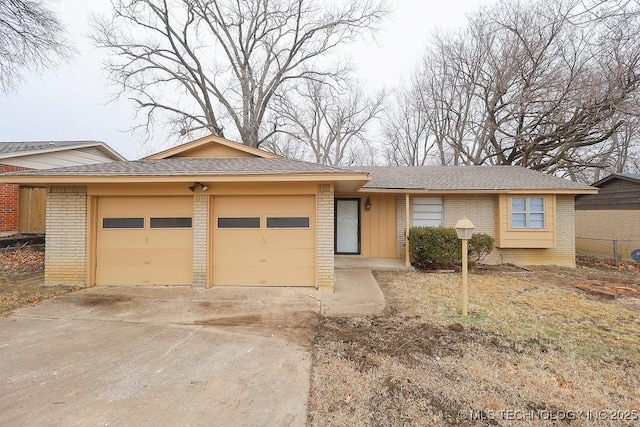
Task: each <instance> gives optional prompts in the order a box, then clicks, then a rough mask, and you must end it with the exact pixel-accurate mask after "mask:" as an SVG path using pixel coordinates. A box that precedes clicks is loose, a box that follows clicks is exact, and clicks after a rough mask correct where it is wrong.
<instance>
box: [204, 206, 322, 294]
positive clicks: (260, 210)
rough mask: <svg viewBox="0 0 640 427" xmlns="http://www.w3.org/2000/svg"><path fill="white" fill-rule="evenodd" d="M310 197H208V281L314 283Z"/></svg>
mask: <svg viewBox="0 0 640 427" xmlns="http://www.w3.org/2000/svg"><path fill="white" fill-rule="evenodd" d="M315 211H316V202H315V196H245V197H240V196H218V197H214V199H213V224H212V228H213V284H214V285H240V286H243V285H244V286H315V265H316V251H315V235H316V234H315V229H316V215H315Z"/></svg>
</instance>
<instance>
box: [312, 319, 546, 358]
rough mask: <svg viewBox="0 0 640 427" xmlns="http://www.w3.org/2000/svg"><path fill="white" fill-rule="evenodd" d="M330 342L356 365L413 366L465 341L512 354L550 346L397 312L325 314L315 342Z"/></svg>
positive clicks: (453, 352)
mask: <svg viewBox="0 0 640 427" xmlns="http://www.w3.org/2000/svg"><path fill="white" fill-rule="evenodd" d="M331 341H334V342H340V343H341V344H342V347H343V350H344V351H343V352H342V353H340V354H339V355H338V356H339V357H341V358H344V359H345V360H349V361H350V362H352V363H353V364H354V365H355V366H356V367H357V368H358V369H359V370H367V369H369V368H371V367H377V366H378V365H377V362H376V360H377V358H376V357H375V356H384V357H390V358H394V359H396V360H397V361H399V362H401V363H403V364H407V365H408V366H417V365H419V364H420V363H423V362H424V361H425V360H427V359H429V358H438V359H441V358H444V357H451V356H455V355H459V354H460V352H461V351H463V350H464V348H465V345H468V344H473V345H474V346H481V347H484V348H485V349H487V350H489V351H492V350H493V351H496V352H501V353H504V352H510V353H516V354H523V353H526V354H532V353H537V352H542V353H545V352H547V351H548V350H549V348H553V345H554V344H553V342H551V341H550V340H544V339H541V338H535V339H528V340H523V341H514V340H510V339H508V338H506V337H504V336H503V335H500V334H495V333H491V332H487V331H481V330H478V329H476V328H472V327H471V328H470V327H467V328H465V327H464V326H463V325H461V324H460V323H453V324H450V325H448V326H438V325H434V324H432V323H427V322H424V321H422V320H421V317H420V316H402V315H400V314H398V313H392V314H390V315H385V316H376V317H364V318H354V319H349V318H325V319H323V320H322V322H321V323H320V324H319V325H318V326H317V327H316V331H315V342H318V343H320V342H331Z"/></svg>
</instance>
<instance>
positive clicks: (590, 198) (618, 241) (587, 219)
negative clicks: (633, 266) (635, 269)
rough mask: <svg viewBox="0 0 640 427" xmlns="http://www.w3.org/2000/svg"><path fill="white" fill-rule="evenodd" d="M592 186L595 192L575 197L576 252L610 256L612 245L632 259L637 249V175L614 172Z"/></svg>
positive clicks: (639, 226)
mask: <svg viewBox="0 0 640 427" xmlns="http://www.w3.org/2000/svg"><path fill="white" fill-rule="evenodd" d="M593 186H594V187H597V188H599V189H600V191H599V192H598V194H585V195H581V196H578V197H577V198H576V252H577V254H578V255H585V256H595V257H600V258H606V259H613V258H614V254H613V251H614V246H615V249H616V251H617V253H618V257H619V259H621V260H626V261H631V260H632V258H631V252H633V251H634V250H636V249H640V174H638V173H635V174H633V173H614V174H612V175H609V176H608V177H606V178H604V179H601V180H600V181H598V182H596V183H594V184H593ZM614 241H615V242H614Z"/></svg>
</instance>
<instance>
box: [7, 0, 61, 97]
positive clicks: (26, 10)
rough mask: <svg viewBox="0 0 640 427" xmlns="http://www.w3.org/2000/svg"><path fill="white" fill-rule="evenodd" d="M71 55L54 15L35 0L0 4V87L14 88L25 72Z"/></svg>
mask: <svg viewBox="0 0 640 427" xmlns="http://www.w3.org/2000/svg"><path fill="white" fill-rule="evenodd" d="M71 52H72V49H71V47H70V46H69V45H68V43H67V42H66V39H65V32H64V28H63V26H62V23H61V22H60V20H59V19H58V17H57V16H56V15H55V13H54V12H53V11H52V10H51V9H50V8H48V7H47V5H46V4H43V2H42V1H34V0H1V1H0V87H1V88H2V90H3V91H4V92H7V91H9V90H11V89H15V88H16V86H17V85H18V83H19V82H20V81H21V80H22V77H23V73H24V72H25V71H27V70H31V71H40V70H42V69H45V68H50V67H52V66H55V65H56V64H57V63H58V61H60V60H63V59H66V58H67V57H68V56H69V55H70V54H71Z"/></svg>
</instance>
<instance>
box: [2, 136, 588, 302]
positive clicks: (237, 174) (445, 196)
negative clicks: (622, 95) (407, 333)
mask: <svg viewBox="0 0 640 427" xmlns="http://www.w3.org/2000/svg"><path fill="white" fill-rule="evenodd" d="M0 182H13V183H19V184H22V185H40V186H43V185H44V186H47V187H48V194H47V240H46V270H45V280H46V283H47V284H50V285H52V284H58V283H64V284H75V285H83V286H94V285H187V286H193V287H200V288H207V287H210V286H216V285H231V286H233V285H239V286H247V285H248V286H315V287H317V288H321V289H329V290H332V289H333V286H334V257H335V255H336V254H347V255H351V256H359V257H378V258H398V259H402V260H404V261H405V262H406V263H407V265H408V262H409V256H408V250H407V248H406V237H405V236H406V233H407V227H408V226H411V225H417V226H437V225H444V226H453V225H455V223H456V221H457V220H458V219H460V218H461V217H463V216H466V217H468V218H469V219H471V220H472V221H473V223H474V224H475V226H476V231H478V232H484V233H489V234H491V235H493V236H494V237H495V239H496V246H497V248H496V250H495V251H494V252H493V253H492V254H491V257H490V259H489V261H490V262H495V263H501V262H511V263H520V264H560V265H568V266H575V252H574V197H575V195H576V194H592V193H595V192H596V191H597V190H596V189H593V188H591V187H589V186H586V185H581V184H577V183H574V182H571V181H568V180H564V179H560V178H557V177H552V176H548V175H544V174H541V173H537V172H533V171H530V170H526V169H523V168H519V167H362V168H345V167H334V166H325V165H318V164H315V163H308V162H303V161H297V160H291V159H286V158H282V157H278V156H276V155H274V154H272V153H268V152H264V151H261V150H258V149H255V148H251V147H248V146H245V145H242V144H238V143H235V142H232V141H228V140H226V139H223V138H219V137H215V136H208V137H205V138H201V139H198V140H195V141H192V142H189V143H186V144H183V145H180V146H178V147H175V148H171V149H169V150H165V151H163V152H160V153H157V154H154V155H152V156H149V157H146V158H144V159H141V160H138V161H127V162H115V163H105V164H98V165H85V166H74V167H66V168H57V169H50V170H42V171H21V172H14V173H12V174H9V175H3V176H0Z"/></svg>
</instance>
